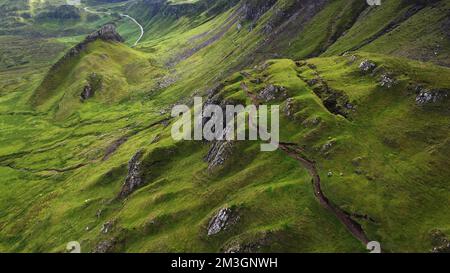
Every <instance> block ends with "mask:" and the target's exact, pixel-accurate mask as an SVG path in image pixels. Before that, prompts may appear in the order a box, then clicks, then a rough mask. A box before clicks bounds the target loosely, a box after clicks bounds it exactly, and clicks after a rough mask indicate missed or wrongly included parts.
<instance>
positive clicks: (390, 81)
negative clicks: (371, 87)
mask: <svg viewBox="0 0 450 273" xmlns="http://www.w3.org/2000/svg"><path fill="white" fill-rule="evenodd" d="M395 82H396V80H395V79H394V78H393V77H392V76H391V75H389V74H383V75H381V79H380V86H381V87H386V88H391V87H393V86H394V85H395Z"/></svg>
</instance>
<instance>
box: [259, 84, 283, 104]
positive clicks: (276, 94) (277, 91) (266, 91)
mask: <svg viewBox="0 0 450 273" xmlns="http://www.w3.org/2000/svg"><path fill="white" fill-rule="evenodd" d="M286 96H287V94H286V88H284V87H283V86H277V85H273V84H269V85H267V86H266V87H264V88H263V89H262V90H261V91H259V94H258V99H260V100H262V101H264V102H269V101H272V100H275V99H277V98H280V97H282V98H285V97H286Z"/></svg>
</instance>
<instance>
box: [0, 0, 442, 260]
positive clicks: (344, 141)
mask: <svg viewBox="0 0 450 273" xmlns="http://www.w3.org/2000/svg"><path fill="white" fill-rule="evenodd" d="M94 2H95V3H94ZM116 2H118V3H116ZM422 2H426V3H425V4H424V3H422ZM14 3H15V4H14V5H13V1H0V10H1V12H3V13H5V14H6V11H7V10H8V14H9V15H8V16H13V15H14V16H13V17H20V18H22V19H19V21H22V22H23V24H20V25H9V26H8V27H0V30H1V31H2V32H1V33H2V35H0V46H1V47H0V52H1V53H2V58H1V59H0V88H1V89H0V124H1V134H0V251H2V252H65V251H66V244H67V243H68V242H70V241H79V242H80V243H81V246H82V251H83V252H236V251H237V252H367V250H366V246H365V245H364V244H362V243H361V242H360V241H359V240H358V239H357V238H355V237H354V236H353V235H352V233H351V232H349V230H348V229H347V228H346V226H345V225H343V223H342V221H341V220H340V219H339V218H338V217H336V214H335V213H333V212H332V211H330V210H329V209H326V208H325V207H324V206H321V204H320V203H319V202H318V198H317V197H316V196H315V195H316V194H317V193H315V190H314V188H313V186H312V185H311V180H312V179H313V177H311V170H310V169H308V168H306V167H305V166H306V165H304V164H300V163H301V161H300V162H299V160H296V159H294V158H292V155H293V154H292V153H288V152H286V149H283V147H295V152H296V153H298V154H297V155H296V156H301V157H302V158H306V159H308V160H309V161H310V162H313V163H312V164H313V165H314V168H315V169H316V170H317V174H318V176H319V177H320V180H321V185H322V190H323V192H324V194H325V195H326V196H327V197H328V198H329V199H330V201H331V202H332V203H333V204H334V205H335V206H336V208H337V209H338V210H339V211H341V212H343V213H344V214H345V215H346V217H347V218H348V219H351V221H353V222H354V223H356V225H360V226H361V229H362V232H363V233H364V234H365V235H366V236H367V238H368V239H369V240H375V241H379V242H380V243H381V245H382V248H383V251H386V252H430V251H432V249H433V248H442V246H443V245H444V246H445V243H446V242H448V241H447V240H449V239H448V238H450V218H449V213H448V211H449V210H450V203H449V201H448V200H449V197H450V188H449V185H448V178H449V177H450V173H449V169H448V160H447V157H448V156H447V155H448V154H449V153H450V139H449V138H450V134H449V133H450V127H449V124H450V107H449V106H450V97H449V96H450V95H449V93H450V68H449V67H448V65H449V63H448V60H449V41H450V36H449V35H448V28H447V26H448V24H447V23H448V22H447V21H448V20H447V17H448V16H447V15H448V13H449V12H450V5H449V3H448V1H401V0H389V1H388V0H386V1H383V5H382V6H380V7H368V6H366V5H365V3H364V1H356V0H355V1H341V0H333V1H312V0H311V1H309V0H305V1H294V0H292V1H291V0H278V1H256V0H255V1H253V0H252V1H250V0H242V1H222V0H217V1H213V0H199V1H170V3H161V2H156V1H151V0H140V1H90V2H87V4H88V5H90V6H89V7H90V8H91V9H92V10H94V9H95V10H96V11H104V12H109V13H111V14H96V15H94V14H93V13H89V12H87V11H86V10H84V9H83V7H84V6H82V7H80V8H79V9H78V12H79V14H80V17H79V18H77V19H73V18H72V19H55V18H43V19H42V18H41V19H38V17H37V14H38V13H39V12H41V13H44V14H45V12H48V11H52V10H53V9H54V7H57V6H58V3H56V2H55V3H52V5H51V6H52V7H50V6H48V5H47V6H46V5H44V6H41V5H38V6H37V7H36V5H32V6H34V7H35V9H34V10H32V11H27V10H30V7H32V6H29V5H25V4H24V5H22V6H20V5H19V1H17V2H15V1H14ZM91 5H92V6H91ZM6 7H8V8H6ZM24 12H31V16H30V17H29V18H25V17H27V16H25V17H21V16H20V14H21V13H24ZM119 13H123V14H127V15H130V16H133V18H135V19H136V20H137V22H139V23H140V24H141V25H142V26H143V27H144V30H145V34H144V36H143V39H142V40H141V41H140V42H139V43H138V44H137V46H135V47H130V45H132V44H133V43H134V41H136V39H137V37H138V36H139V31H138V29H137V26H136V24H135V23H133V22H132V21H130V20H129V19H127V18H123V16H122V17H121V16H120V15H118V14H119ZM18 14H19V15H18ZM34 14H36V15H34ZM2 20H3V19H2ZM8 20H9V19H8ZM67 20H68V21H67ZM111 22H113V23H115V25H116V26H117V30H118V32H119V33H120V34H121V35H122V36H123V37H124V38H125V41H124V42H123V43H121V42H117V41H108V40H104V39H100V38H99V39H95V40H94V41H90V42H89V43H87V44H86V45H83V47H82V49H81V50H77V52H76V53H75V54H71V53H70V52H72V51H71V48H74V46H75V48H76V45H77V44H79V43H80V42H82V41H83V39H84V37H85V36H86V35H88V34H89V33H91V32H92V31H93V30H95V29H98V28H99V27H100V26H102V25H104V24H105V23H111ZM42 34H45V35H42ZM3 56H5V57H3ZM63 56H65V57H63ZM67 56H69V57H67ZM361 64H373V67H370V68H368V71H363V70H362V69H361V67H360V66H361ZM87 87H89V88H88V89H89V91H91V93H90V94H89V96H88V97H86V98H84V97H83V96H82V94H86V93H85V91H86V90H87V89H86V88H87ZM267 90H269V91H267ZM270 90H272V91H270ZM264 92H274V93H273V94H272V95H273V96H274V97H273V98H272V99H269V100H268V101H264ZM194 96H203V97H204V99H205V100H206V98H209V99H211V100H212V101H215V102H219V103H222V104H225V103H229V104H244V105H247V104H251V103H255V102H256V101H255V100H260V101H258V102H260V103H265V104H277V105H280V108H281V112H280V123H281V124H280V133H281V135H280V138H281V141H282V143H284V144H283V145H285V146H283V147H282V148H281V149H279V150H277V151H275V152H266V153H265V152H261V151H260V144H261V143H260V142H254V141H242V142H240V141H237V142H232V143H207V142H195V141H175V140H173V139H172V137H171V125H172V124H173V123H174V122H175V120H174V119H172V118H171V117H170V111H171V109H172V106H173V105H174V104H180V103H183V104H184V103H185V104H188V105H192V104H191V103H192V100H193V97H194ZM215 145H220V147H221V148H223V151H224V153H219V155H217V156H218V157H220V158H219V159H221V160H219V161H220V163H219V164H218V165H215V164H214V163H216V161H213V160H211V153H210V152H211V151H215V150H212V148H214V147H215ZM292 149H293V148H292ZM214 154H215V153H214V152H213V155H214ZM218 157H216V156H213V158H214V160H218ZM222 159H223V160H222ZM212 162H214V163H212ZM136 177H138V179H137V178H136ZM130 179H131V180H133V181H139V185H138V186H137V187H135V188H132V190H129V188H127V185H128V184H127V182H129V181H130ZM128 190H129V191H128ZM225 209H227V210H226V211H229V212H230V214H229V217H230V220H229V221H228V222H227V225H226V228H225V230H221V231H220V232H217V233H214V234H211V232H209V230H210V222H211V220H212V219H213V220H214V218H215V216H216V215H217V213H218V212H219V211H225ZM444 251H445V249H444Z"/></svg>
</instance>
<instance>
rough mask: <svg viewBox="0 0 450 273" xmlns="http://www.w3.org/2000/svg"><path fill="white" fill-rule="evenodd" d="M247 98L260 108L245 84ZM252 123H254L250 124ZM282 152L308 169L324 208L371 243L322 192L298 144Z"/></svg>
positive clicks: (284, 147)
mask: <svg viewBox="0 0 450 273" xmlns="http://www.w3.org/2000/svg"><path fill="white" fill-rule="evenodd" d="M241 87H242V89H243V90H244V92H245V94H246V95H247V97H249V98H250V99H251V101H252V102H253V104H255V105H256V106H257V107H258V106H259V101H258V98H257V97H256V96H255V95H254V94H252V93H251V92H249V90H248V87H247V85H246V84H245V83H242V84H241ZM250 123H252V122H250ZM252 126H254V125H252ZM280 150H281V151H283V152H285V153H286V154H287V155H288V156H289V157H291V158H293V159H295V160H297V161H298V162H299V163H300V165H302V166H303V167H304V168H306V169H307V170H308V172H309V174H310V176H311V177H312V184H313V188H314V196H315V197H316V198H317V199H318V200H319V203H320V205H321V206H322V207H324V208H325V209H327V210H328V211H330V212H331V213H333V214H334V215H335V216H336V218H337V219H338V220H339V221H340V222H341V223H342V224H343V225H344V226H345V227H346V228H347V230H348V231H349V232H350V233H351V234H352V235H353V237H355V238H356V239H358V240H359V241H360V242H361V243H363V244H364V246H367V244H368V243H369V242H370V240H369V239H368V237H367V235H366V234H365V232H364V230H363V229H362V227H361V225H360V224H358V223H357V222H356V221H354V220H353V219H352V218H351V217H350V215H348V214H347V213H345V212H344V211H343V210H342V209H340V208H339V207H338V206H336V205H335V204H334V203H333V202H331V201H330V200H329V199H328V197H326V195H325V194H324V192H323V191H322V184H321V180H320V175H319V172H318V171H317V168H316V164H315V162H314V161H312V160H310V159H308V158H307V157H306V155H305V153H304V151H303V149H302V148H300V147H299V146H298V145H297V144H294V143H280Z"/></svg>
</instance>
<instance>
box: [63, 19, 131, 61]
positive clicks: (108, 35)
mask: <svg viewBox="0 0 450 273" xmlns="http://www.w3.org/2000/svg"><path fill="white" fill-rule="evenodd" d="M96 40H103V41H106V42H118V43H123V42H124V41H125V40H124V39H123V38H122V37H121V36H120V34H119V33H118V32H117V31H116V26H115V25H114V24H106V25H104V26H102V27H101V28H100V29H99V30H97V31H95V32H93V33H91V34H89V35H88V36H87V37H86V38H85V39H84V41H83V42H81V43H79V44H78V45H76V46H74V47H73V48H72V49H70V50H69V52H68V53H67V54H66V55H65V56H64V57H63V59H66V58H69V57H72V56H76V55H78V54H80V52H81V51H83V50H84V49H85V48H86V46H87V45H88V44H89V43H91V42H94V41H96Z"/></svg>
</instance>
